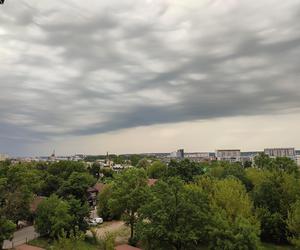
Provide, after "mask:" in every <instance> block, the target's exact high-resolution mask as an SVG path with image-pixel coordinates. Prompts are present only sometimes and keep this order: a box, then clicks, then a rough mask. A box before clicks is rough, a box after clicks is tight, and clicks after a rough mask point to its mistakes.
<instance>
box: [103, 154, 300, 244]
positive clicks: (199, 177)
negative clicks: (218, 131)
mask: <svg viewBox="0 0 300 250" xmlns="http://www.w3.org/2000/svg"><path fill="white" fill-rule="evenodd" d="M265 160H267V161H268V163H266V161H265ZM259 162H264V164H261V165H259V164H258V163H259ZM255 163H256V164H257V165H256V167H255V168H244V167H242V166H241V164H239V163H227V162H214V163H212V164H211V165H210V166H207V165H201V164H198V163H193V162H190V161H188V160H183V161H180V162H175V161H173V162H171V163H170V164H169V165H168V166H166V165H165V164H163V163H161V162H154V163H152V164H143V165H142V167H140V168H133V169H129V170H127V171H125V172H123V173H121V174H118V175H117V176H115V179H114V181H113V182H112V183H110V184H109V185H107V186H106V187H105V189H104V191H103V192H102V193H101V194H100V196H99V205H98V210H99V213H100V214H101V215H102V216H103V217H105V218H106V219H112V218H118V217H120V216H122V218H123V219H124V220H125V221H126V222H127V223H128V225H130V228H131V237H130V242H131V243H132V244H136V243H137V242H140V243H142V244H143V246H144V247H145V248H146V249H199V247H200V246H203V245H205V246H208V247H209V248H210V249H258V248H259V247H260V242H261V241H265V242H271V243H275V244H283V243H291V244H293V245H295V246H298V247H300V245H299V241H300V213H299V212H300V206H299V204H300V188H299V187H300V185H299V184H300V180H299V173H298V168H297V166H296V164H295V163H294V162H293V161H291V160H290V159H287V158H278V159H275V160H272V159H270V158H268V157H267V156H265V155H260V156H258V157H257V158H256V159H255ZM269 164H271V165H269ZM149 177H151V178H158V179H159V181H158V182H157V183H156V184H155V185H154V186H152V187H149V186H148V185H147V179H148V178H149Z"/></svg>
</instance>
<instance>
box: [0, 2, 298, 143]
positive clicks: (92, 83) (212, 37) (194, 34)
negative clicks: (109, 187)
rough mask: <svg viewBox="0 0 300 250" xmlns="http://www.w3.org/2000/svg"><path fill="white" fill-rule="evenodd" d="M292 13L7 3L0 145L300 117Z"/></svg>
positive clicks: (255, 8)
mask: <svg viewBox="0 0 300 250" xmlns="http://www.w3.org/2000/svg"><path fill="white" fill-rule="evenodd" d="M299 9H300V4H299V2H298V1H288V2H282V1H275V0H273V1H271V0H266V1H258V0H257V1H251V2H250V1H233V0H232V1H228V2H226V3H225V2H224V1H203V2H202V1H201V3H199V1H193V0H188V1H176V3H175V2H173V1H164V0H156V1H140V0H139V1H135V0H128V1H112V2H110V3H109V4H104V3H100V2H99V3H96V2H94V1H93V2H92V1H88V2H84V3H83V2H80V1H75V0H74V1H71V0H68V1H65V2H64V3H62V4H61V1H51V2H50V1H49V2H48V1H47V3H46V2H41V1H35V0H30V1H9V2H7V3H6V5H4V6H1V9H0V21H1V26H0V40H1V47H0V55H1V68H0V72H1V74H0V84H1V92H0V111H1V117H0V138H4V137H5V138H11V139H12V141H15V140H18V138H19V140H20V141H22V143H25V144H26V141H27V140H28V142H29V141H30V142H32V141H36V140H37V141H41V140H42V141H45V140H46V139H47V138H48V139H51V138H57V137H63V136H66V135H72V136H73V135H86V134H96V133H104V132H108V131H113V130H119V129H123V128H131V127H136V126H142V125H152V124H161V123H175V122H181V121H192V120H198V119H213V118H219V117H230V116H247V115H258V114H259V115H264V114H275V113H287V112H299V108H300V101H299V100H300V99H299V97H300V91H299V79H300V71H299V65H300V18H299ZM16 135H18V136H16ZM5 140H9V139H5ZM2 141H3V142H2ZM2 141H1V142H0V145H2V144H3V143H4V140H2ZM11 143H12V144H13V142H11ZM1 148H2V147H1ZM1 148H0V149H1Z"/></svg>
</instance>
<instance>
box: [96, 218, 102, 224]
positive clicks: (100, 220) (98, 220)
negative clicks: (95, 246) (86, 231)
mask: <svg viewBox="0 0 300 250" xmlns="http://www.w3.org/2000/svg"><path fill="white" fill-rule="evenodd" d="M94 220H95V221H96V222H97V224H102V223H103V219H102V218H100V217H96V218H94Z"/></svg>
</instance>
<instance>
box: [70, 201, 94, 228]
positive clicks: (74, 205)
mask: <svg viewBox="0 0 300 250" xmlns="http://www.w3.org/2000/svg"><path fill="white" fill-rule="evenodd" d="M68 204H69V207H70V210H69V211H70V214H71V215H72V217H73V221H72V228H73V231H74V232H75V231H76V230H77V229H79V230H81V231H85V230H86V229H87V228H88V225H87V223H86V221H85V218H87V217H88V216H89V213H90V208H89V205H88V204H87V202H86V201H81V200H78V199H76V198H74V197H73V196H70V197H68Z"/></svg>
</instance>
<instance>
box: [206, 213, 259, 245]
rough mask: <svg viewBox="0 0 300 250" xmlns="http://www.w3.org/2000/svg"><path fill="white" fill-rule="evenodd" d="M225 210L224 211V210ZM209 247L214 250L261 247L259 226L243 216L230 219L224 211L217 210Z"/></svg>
mask: <svg viewBox="0 0 300 250" xmlns="http://www.w3.org/2000/svg"><path fill="white" fill-rule="evenodd" d="M223 212H224V211H223ZM213 221H214V224H213V226H212V227H211V231H210V241H209V248H210V249H213V250H256V249H259V237H258V235H259V227H258V225H256V224H252V223H251V222H250V221H249V220H247V219H245V218H243V217H237V218H236V220H235V221H234V222H232V221H230V220H229V219H228V217H227V216H226V214H224V213H222V211H218V212H217V211H215V216H214V219H213Z"/></svg>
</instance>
